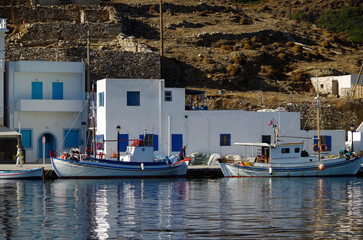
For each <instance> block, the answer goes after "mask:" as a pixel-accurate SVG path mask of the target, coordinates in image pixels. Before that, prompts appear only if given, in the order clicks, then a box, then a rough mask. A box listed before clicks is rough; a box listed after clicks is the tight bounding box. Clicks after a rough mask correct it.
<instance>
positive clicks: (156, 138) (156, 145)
mask: <svg viewBox="0 0 363 240" xmlns="http://www.w3.org/2000/svg"><path fill="white" fill-rule="evenodd" d="M153 142H154V151H159V136H158V135H154V139H153Z"/></svg>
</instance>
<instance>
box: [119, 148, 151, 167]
mask: <svg viewBox="0 0 363 240" xmlns="http://www.w3.org/2000/svg"><path fill="white" fill-rule="evenodd" d="M120 161H123V162H138V163H140V162H153V161H154V148H153V146H140V145H133V146H127V149H126V154H125V155H124V156H122V157H121V159H120Z"/></svg>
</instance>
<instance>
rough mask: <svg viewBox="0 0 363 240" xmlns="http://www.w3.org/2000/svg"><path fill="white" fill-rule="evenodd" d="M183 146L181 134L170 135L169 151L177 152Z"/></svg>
mask: <svg viewBox="0 0 363 240" xmlns="http://www.w3.org/2000/svg"><path fill="white" fill-rule="evenodd" d="M182 147H183V135H182V134H172V135H171V151H173V152H178V151H180V150H181V149H182Z"/></svg>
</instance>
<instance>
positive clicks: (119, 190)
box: [0, 177, 363, 239]
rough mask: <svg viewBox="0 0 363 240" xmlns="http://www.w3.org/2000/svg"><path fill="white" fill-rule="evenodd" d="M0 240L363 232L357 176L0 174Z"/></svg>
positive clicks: (346, 235)
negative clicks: (42, 177)
mask: <svg viewBox="0 0 363 240" xmlns="http://www.w3.org/2000/svg"><path fill="white" fill-rule="evenodd" d="M0 208H1V210H0V239H363V178H359V177H334V178H333V177H332V178H315V177H312V178H215V179H208V178H195V179H187V178H161V179H158V178H152V179H105V180H101V179H99V180H62V179H57V180H45V181H44V182H43V181H41V180H0Z"/></svg>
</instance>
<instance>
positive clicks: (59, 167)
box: [51, 144, 190, 178]
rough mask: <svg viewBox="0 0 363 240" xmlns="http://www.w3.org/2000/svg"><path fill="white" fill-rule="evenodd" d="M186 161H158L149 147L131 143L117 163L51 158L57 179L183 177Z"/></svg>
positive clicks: (76, 157)
mask: <svg viewBox="0 0 363 240" xmlns="http://www.w3.org/2000/svg"><path fill="white" fill-rule="evenodd" d="M189 160H190V158H186V159H184V160H181V161H180V160H178V161H175V162H172V161H171V159H170V158H168V157H165V158H164V159H162V160H159V159H157V158H156V157H154V155H153V147H152V146H144V145H142V144H139V145H135V144H133V145H131V146H128V147H127V150H126V155H124V156H121V157H120V159H119V160H118V159H101V158H96V157H91V156H87V154H79V155H78V156H77V155H70V156H64V154H63V156H61V157H54V158H51V163H52V166H53V169H54V171H55V173H56V174H57V175H58V177H60V178H127V177H178V176H185V175H186V172H187V169H188V161H189Z"/></svg>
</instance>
